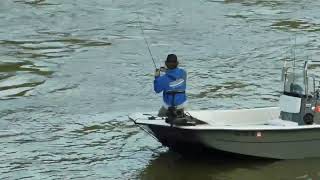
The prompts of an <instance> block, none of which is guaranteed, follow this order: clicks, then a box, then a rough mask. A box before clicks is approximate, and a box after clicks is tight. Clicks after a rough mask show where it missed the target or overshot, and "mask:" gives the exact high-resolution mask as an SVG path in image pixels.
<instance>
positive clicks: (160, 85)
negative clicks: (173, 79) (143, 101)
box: [153, 76, 166, 93]
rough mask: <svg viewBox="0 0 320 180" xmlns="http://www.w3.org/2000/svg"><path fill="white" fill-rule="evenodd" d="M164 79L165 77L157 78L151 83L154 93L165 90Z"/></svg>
mask: <svg viewBox="0 0 320 180" xmlns="http://www.w3.org/2000/svg"><path fill="white" fill-rule="evenodd" d="M165 82H166V77H165V76H157V77H155V79H154V81H153V89H154V91H155V92H156V93H160V92H161V91H163V90H164V89H165V84H166V83H165Z"/></svg>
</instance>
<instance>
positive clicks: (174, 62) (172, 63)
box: [165, 54, 179, 69]
mask: <svg viewBox="0 0 320 180" xmlns="http://www.w3.org/2000/svg"><path fill="white" fill-rule="evenodd" d="M165 64H166V66H167V68H168V69H175V68H177V67H178V65H179V62H178V58H177V56H176V55H175V54H169V55H168V56H167V60H166V62H165Z"/></svg>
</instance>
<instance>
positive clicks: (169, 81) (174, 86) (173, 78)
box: [153, 68, 187, 107]
mask: <svg viewBox="0 0 320 180" xmlns="http://www.w3.org/2000/svg"><path fill="white" fill-rule="evenodd" d="M186 81H187V73H186V72H185V71H184V70H183V69H181V68H175V69H169V70H167V71H166V73H165V74H164V75H162V76H158V77H155V79H154V81H153V84H154V91H155V92H156V93H160V92H163V101H164V103H165V104H166V105H167V106H168V107H171V106H178V105H181V104H183V103H184V102H186V100H187V97H186V94H185V93H179V94H176V95H175V98H174V99H175V101H174V102H173V103H174V104H172V99H173V95H172V94H167V92H168V91H172V90H180V91H185V90H186Z"/></svg>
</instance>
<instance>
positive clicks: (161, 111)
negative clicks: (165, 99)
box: [158, 106, 168, 117]
mask: <svg viewBox="0 0 320 180" xmlns="http://www.w3.org/2000/svg"><path fill="white" fill-rule="evenodd" d="M167 112H168V110H167V109H166V108H165V107H163V106H161V108H160V109H159V112H158V116H159V117H165V116H167Z"/></svg>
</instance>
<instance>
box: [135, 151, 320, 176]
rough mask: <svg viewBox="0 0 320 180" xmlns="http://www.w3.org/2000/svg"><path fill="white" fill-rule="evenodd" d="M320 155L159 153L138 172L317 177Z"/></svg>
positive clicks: (148, 174) (186, 174)
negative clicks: (288, 157) (294, 157)
mask: <svg viewBox="0 0 320 180" xmlns="http://www.w3.org/2000/svg"><path fill="white" fill-rule="evenodd" d="M319 163H320V159H304V160H274V159H265V158H254V157H250V156H241V155H240V156H239V155H234V154H233V155H231V156H230V154H225V153H220V152H219V153H217V154H215V155H213V154H212V152H210V153H207V152H202V153H199V154H194V152H193V153H192V154H188V155H187V156H186V154H184V155H181V154H179V153H176V152H173V151H170V150H169V151H167V152H163V153H160V154H159V155H158V157H156V158H155V159H154V160H152V161H150V163H149V165H148V166H147V167H146V168H145V169H144V170H143V171H142V172H141V173H140V174H139V175H138V176H139V177H138V179H142V180H158V179H167V180H171V179H172V180H176V179H184V180H188V179H201V180H220V179H221V180H222V179H223V180H247V179H253V180H254V179H259V180H270V179H273V180H277V179H279V180H280V179H281V180H289V179H290V180H291V179H308V180H316V179H319V178H320V169H319V168H317V166H318V164H319Z"/></svg>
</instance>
